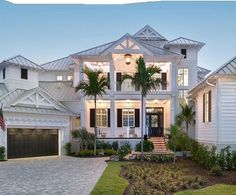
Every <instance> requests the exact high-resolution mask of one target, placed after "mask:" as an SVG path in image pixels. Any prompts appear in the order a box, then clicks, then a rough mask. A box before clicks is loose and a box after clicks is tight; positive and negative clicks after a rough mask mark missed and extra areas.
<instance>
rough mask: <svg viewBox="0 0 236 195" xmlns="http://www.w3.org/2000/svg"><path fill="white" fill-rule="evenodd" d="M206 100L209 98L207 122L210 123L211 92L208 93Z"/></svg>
mask: <svg viewBox="0 0 236 195" xmlns="http://www.w3.org/2000/svg"><path fill="white" fill-rule="evenodd" d="M208 98H209V100H208V101H209V103H208V119H209V122H211V91H209V92H208Z"/></svg>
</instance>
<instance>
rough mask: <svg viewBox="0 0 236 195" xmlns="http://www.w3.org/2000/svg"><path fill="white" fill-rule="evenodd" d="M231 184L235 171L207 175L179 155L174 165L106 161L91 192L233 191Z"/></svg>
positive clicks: (235, 189) (116, 194)
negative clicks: (103, 169) (221, 174)
mask: <svg viewBox="0 0 236 195" xmlns="http://www.w3.org/2000/svg"><path fill="white" fill-rule="evenodd" d="M216 184H218V185H216ZM219 184H227V185H219ZM212 185H215V186H212ZM235 185H236V171H225V172H224V176H222V177H217V176H211V175H209V171H208V170H207V169H205V168H202V167H201V166H199V165H198V164H196V163H195V162H193V161H191V160H189V159H180V160H178V162H177V163H176V164H175V165H174V164H172V163H163V164H158V163H150V162H144V163H140V162H133V163H131V164H130V163H128V162H109V163H108V167H107V168H106V170H105V171H104V173H103V175H102V177H101V178H100V180H99V181H98V183H97V185H96V186H95V188H94V189H93V192H92V195H97V194H104V195H106V194H112V195H119V194H120V195H121V194H124V195H132V194H137V195H146V194H150V195H152V194H154V195H155V194H160V195H162V194H163V195H164V194H177V195H179V194H180V195H182V194H183V195H185V194H186V195H192V194H193V195H195V194H206V195H207V194H214V195H217V193H218V194H224V195H228V194H229V195H231V194H236V186H235ZM207 186H210V187H207ZM206 187H207V188H206ZM196 189H197V190H196ZM188 190H190V191H188Z"/></svg>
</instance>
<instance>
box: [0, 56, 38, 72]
mask: <svg viewBox="0 0 236 195" xmlns="http://www.w3.org/2000/svg"><path fill="white" fill-rule="evenodd" d="M9 65H15V66H22V67H25V68H33V69H38V70H42V68H41V67H40V66H39V65H38V64H36V63H34V62H32V61H31V60H29V59H27V58H25V57H23V56H21V55H18V56H15V57H12V58H9V59H7V60H4V61H2V62H1V63H0V67H6V66H9Z"/></svg>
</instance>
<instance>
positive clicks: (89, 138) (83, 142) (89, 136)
mask: <svg viewBox="0 0 236 195" xmlns="http://www.w3.org/2000/svg"><path fill="white" fill-rule="evenodd" d="M71 135H72V137H73V138H79V142H80V148H81V149H82V150H87V149H93V145H94V134H93V133H90V132H88V131H87V130H86V128H81V129H79V130H73V131H71Z"/></svg>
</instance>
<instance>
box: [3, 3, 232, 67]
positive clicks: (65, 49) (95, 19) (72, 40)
mask: <svg viewBox="0 0 236 195" xmlns="http://www.w3.org/2000/svg"><path fill="white" fill-rule="evenodd" d="M235 19H236V2H154V3H153V2H152V3H138V4H127V5H15V4H11V3H7V2H2V1H1V2H0V61H2V60H4V59H7V58H10V57H12V56H15V55H19V54H21V55H23V56H25V57H27V58H28V59H30V60H32V61H34V62H36V63H38V64H42V63H46V62H49V61H52V60H55V59H58V58H62V57H65V56H68V55H70V54H73V53H75V52H79V51H81V50H85V49H89V48H91V47H95V46H97V45H100V44H104V43H107V42H110V41H114V40H117V39H119V38H120V37H121V36H123V35H124V34H126V33H130V34H131V35H132V34H134V33H136V32H137V31H138V30H140V29H141V28H142V27H144V26H145V25H147V24H148V25H150V26H151V27H153V28H154V29H155V30H157V32H159V33H160V34H161V35H163V36H164V37H166V38H167V39H168V40H172V39H175V38H177V37H179V36H182V37H186V38H190V39H193V40H197V41H201V42H204V43H206V45H205V46H204V47H203V48H202V49H201V51H200V52H199V63H198V64H199V66H202V67H205V68H208V69H210V70H214V69H216V68H217V67H219V66H221V65H222V64H223V63H225V62H226V61H228V60H229V59H230V58H232V57H234V56H235V55H236V25H235Z"/></svg>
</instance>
